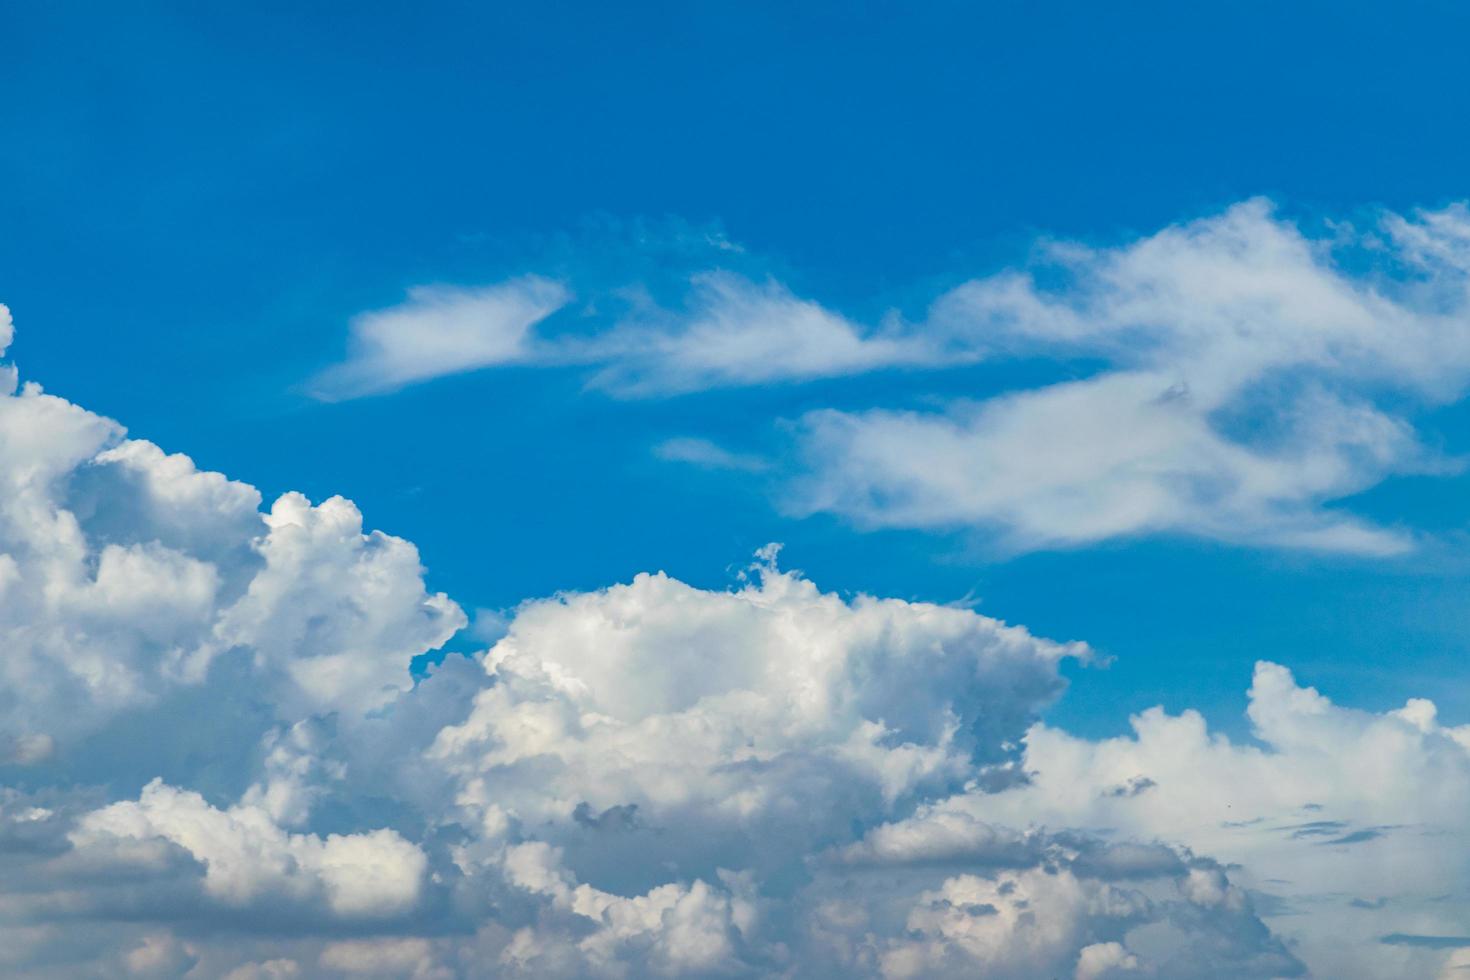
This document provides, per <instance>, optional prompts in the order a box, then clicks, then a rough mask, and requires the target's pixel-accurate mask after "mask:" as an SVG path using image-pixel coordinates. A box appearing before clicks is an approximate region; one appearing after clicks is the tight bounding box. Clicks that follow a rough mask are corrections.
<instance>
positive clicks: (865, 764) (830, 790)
mask: <svg viewBox="0 0 1470 980" xmlns="http://www.w3.org/2000/svg"><path fill="white" fill-rule="evenodd" d="M1424 247H1427V246H1424ZM464 624H465V617H464V616H463V614H462V613H461V612H460V611H459V608H458V607H457V606H456V605H455V604H454V603H453V602H451V601H450V600H449V599H448V598H447V597H445V596H442V595H433V594H431V593H429V592H428V591H427V590H426V589H425V586H424V571H423V569H422V567H421V566H420V563H419V557H418V553H417V551H416V550H415V549H414V548H413V546H412V545H411V544H409V543H408V542H405V541H402V540H400V539H396V538H392V537H390V536H387V535H383V534H381V533H377V532H365V531H364V527H363V523H362V516H361V514H360V513H359V512H358V511H357V509H356V508H355V507H354V506H353V505H352V504H351V503H349V502H348V501H346V500H343V499H341V498H332V499H330V500H327V501H325V502H323V503H321V504H318V505H312V504H311V503H310V502H308V501H307V500H306V499H305V498H303V497H301V496H300V495H297V494H286V495H284V496H282V497H281V498H279V499H278V500H277V501H275V502H274V504H272V505H271V506H270V508H269V510H268V511H264V512H262V510H261V500H260V496H259V494H258V492H257V491H255V490H254V489H253V488H251V487H248V486H245V485H243V484H240V483H235V482H232V481H229V480H227V479H226V478H224V477H222V476H219V475H218V474H209V473H201V472H199V471H198V470H197V469H195V467H194V466H193V464H192V463H191V462H190V461H189V460H188V459H187V458H185V457H181V456H168V455H165V454H164V453H163V452H162V451H161V450H159V449H157V447H154V446H152V445H151V444H148V443H144V442H140V441H137V440H130V439H127V438H126V437H125V435H124V433H123V431H122V429H121V427H119V426H118V425H116V424H115V423H112V422H110V421H109V420H106V419H102V418H99V417H97V416H95V415H92V414H90V413H88V412H86V411H84V410H83V409H81V408H78V407H77V406H74V405H71V404H69V403H67V402H65V401H63V400H61V399H58V398H54V397H52V396H48V395H46V394H44V393H43V392H41V391H40V390H39V389H37V388H35V387H27V388H24V389H21V390H20V391H18V392H15V393H10V394H6V395H4V396H3V397H0V649H3V650H4V652H5V655H4V657H3V658H0V671H3V680H4V686H3V687H0V733H3V736H4V739H5V741H4V742H3V746H4V749H5V751H6V753H7V758H6V760H5V761H3V762H0V861H3V862H4V863H5V867H6V874H5V875H4V876H3V880H0V966H3V969H4V970H5V971H6V972H7V974H8V975H16V976H22V977H37V978H50V977H81V976H96V975H119V976H121V975H128V974H129V973H131V974H133V975H138V976H147V975H157V976H164V975H179V974H181V973H182V975H184V976H191V977H193V976H198V977H205V976H210V977H213V976H222V977H224V976H230V977H236V978H240V980H244V978H283V977H297V976H300V977H315V976H324V977H332V976H354V975H357V976H374V975H377V976H411V977H420V978H441V977H446V978H447V977H471V976H483V975H485V974H486V973H487V972H492V973H493V974H495V975H505V976H514V975H530V976H537V977H555V976H567V977H584V976H610V977H637V976H650V975H669V976H687V975H711V974H716V975H720V974H723V975H736V976H742V975H743V976H843V977H848V976H853V977H882V976H892V977H897V976H905V975H910V976H911V975H923V976H941V977H942V976H947V975H948V976H956V977H968V976H974V975H976V974H977V973H979V972H981V971H985V972H986V973H987V975H991V976H997V977H1007V976H1009V977H1018V978H1021V977H1032V976H1036V975H1046V976H1051V975H1056V976H1068V975H1070V976H1080V977H1086V978H1100V977H1115V976H1125V975H1128V974H1129V973H1136V974H1140V975H1154V976H1170V977H1181V978H1189V977H1200V978H1203V977H1218V978H1225V977H1229V978H1249V977H1261V978H1266V977H1277V976H1289V975H1293V974H1296V973H1299V972H1300V971H1301V970H1302V969H1304V967H1303V965H1302V962H1303V961H1304V962H1305V963H1306V964H1307V966H1309V967H1310V968H1311V969H1313V970H1315V971H1317V972H1318V973H1320V974H1323V975H1330V976H1336V977H1344V978H1349V980H1351V978H1355V977H1373V976H1386V975H1387V976H1411V975H1432V974H1433V973H1434V972H1435V971H1436V970H1438V969H1440V968H1441V967H1445V968H1448V967H1447V965H1448V964H1450V963H1452V962H1453V959H1452V957H1453V956H1455V955H1458V954H1456V953H1455V951H1454V950H1453V949H1452V948H1450V947H1447V946H1445V945H1444V944H1443V937H1453V936H1455V935H1457V934H1458V932H1457V931H1456V923H1457V922H1458V921H1460V920H1461V919H1463V915H1464V911H1465V902H1464V899H1463V896H1460V895H1459V893H1458V891H1457V889H1458V888H1459V883H1460V882H1462V881H1463V880H1464V874H1465V871H1466V867H1465V864H1466V860H1467V856H1470V848H1467V846H1466V841H1465V838H1464V835H1463V833H1461V832H1460V830H1459V827H1460V825H1461V824H1462V823H1463V820H1462V817H1463V813H1464V812H1465V810H1466V806H1467V804H1470V775H1467V774H1470V764H1467V746H1470V733H1467V732H1466V731H1465V730H1461V729H1456V728H1446V727H1443V726H1440V725H1439V724H1438V723H1437V721H1436V718H1435V713H1434V711H1433V708H1432V706H1431V705H1429V704H1428V703H1427V702H1423V701H1414V702H1410V703H1409V704H1408V705H1406V706H1405V707H1404V708H1403V709H1402V710H1399V711H1396V712H1389V713H1385V714H1367V713H1362V712H1356V711H1352V710H1349V709H1344V708H1340V707H1338V706H1336V705H1333V704H1332V703H1330V702H1329V701H1327V700H1326V699H1325V698H1323V697H1322V696H1321V695H1319V694H1317V693H1316V692H1314V691H1311V690H1309V689H1305V688H1301V687H1299V686H1297V685H1296V684H1295V682H1294V681H1293V680H1292V678H1291V677H1290V676H1289V675H1288V674H1287V673H1286V672H1285V671H1284V670H1283V669H1281V668H1278V667H1273V666H1270V665H1263V666H1262V667H1261V668H1260V670H1259V671H1258V673H1257V676H1256V680H1255V683H1254V685H1253V688H1252V707H1251V718H1252V721H1253V723H1254V725H1255V727H1256V734H1257V736H1258V737H1259V739H1260V740H1261V741H1262V742H1263V743H1264V744H1265V746H1266V748H1264V749H1263V748H1257V747H1252V746H1242V745H1235V744H1232V743H1229V742H1227V741H1225V740H1223V739H1221V738H1218V737H1212V736H1211V735H1210V734H1209V733H1208V732H1207V731H1206V729H1205V726H1204V724H1203V722H1202V721H1201V720H1200V719H1199V718H1198V716H1196V715H1192V714H1185V715H1182V716H1179V717H1171V716H1167V715H1165V714H1163V713H1162V712H1161V711H1153V712H1147V713H1145V714H1143V715H1141V716H1140V717H1139V718H1138V719H1137V720H1136V722H1135V734H1134V735H1133V736H1130V737H1126V738H1119V739H1107V740H1102V741H1089V740H1086V739H1080V738H1076V737H1073V736H1069V735H1067V734H1066V733H1064V732H1061V731H1058V730H1056V729H1053V728H1050V727H1047V726H1045V725H1040V724H1038V723H1037V721H1036V718H1037V716H1038V714H1039V713H1040V712H1041V711H1042V710H1043V709H1044V708H1045V707H1046V706H1047V705H1048V704H1049V703H1051V701H1052V700H1053V699H1055V698H1056V697H1058V696H1059V695H1060V694H1061V692H1062V690H1063V687H1064V685H1063V681H1062V679H1061V675H1060V672H1059V664H1060V663H1061V662H1062V661H1063V660H1065V659H1066V658H1069V657H1074V658H1083V657H1085V656H1086V655H1087V650H1086V647H1084V646H1082V645H1081V644H1064V643H1055V642H1052V641H1049V640H1045V639H1042V638H1039V637H1036V636H1034V635H1032V634H1031V633H1029V632H1028V631H1026V630H1025V629H1023V628H1021V627H1017V626H1010V625H1007V624H1005V623H1002V622H1000V621H998V620H995V619H992V618H989V617H985V616H981V615H979V614H977V613H974V612H971V611H967V610H963V609H955V608H948V607H941V606H936V605H931V604H926V603H921V602H907V601H901V600H895V599H879V598H873V597H866V596H858V597H853V598H843V597H839V596H837V595H834V594H832V593H826V592H823V591H821V590H820V589H819V588H818V587H817V585H816V584H814V583H812V582H810V581H808V580H806V579H804V578H803V577H801V576H800V575H799V574H797V573H794V572H789V571H782V570H780V569H779V568H778V567H777V566H776V564H775V551H774V549H768V550H764V551H763V552H762V555H761V556H760V560H759V561H758V563H757V564H756V566H755V567H753V568H752V569H751V570H750V571H749V572H748V573H747V577H746V579H745V580H743V581H741V582H739V583H736V584H735V585H734V586H733V587H732V588H730V589H725V590H718V589H716V590H706V589H699V588H695V587H692V586H690V585H687V584H684V583H682V582H679V581H676V580H674V579H671V578H669V577H668V576H666V575H662V574H649V575H640V576H637V577H635V578H634V579H633V580H632V581H631V582H628V583H625V584H622V585H615V586H612V587H609V588H606V589H601V590H596V591H592V592H587V593H581V594H567V595H560V596H556V597H552V598H548V599H540V600H533V601H529V602H526V603H524V604H522V605H521V606H520V607H518V608H517V609H515V610H514V611H513V612H512V613H511V614H510V615H509V616H508V619H507V621H506V623H505V625H504V635H503V636H500V637H499V638H498V639H497V640H496V642H495V643H494V645H493V646H491V647H490V649H488V650H486V651H482V652H480V653H479V654H477V655H476V656H475V657H474V658H465V657H460V656H451V657H449V658H448V659H446V660H445V661H444V662H443V663H442V664H440V665H438V666H437V667H436V668H434V669H433V670H432V671H431V672H430V674H429V675H428V676H427V677H425V678H422V679H420V680H418V681H417V682H415V681H414V680H413V678H412V677H411V676H410V675H409V672H408V667H409V663H410V661H411V660H412V659H413V658H414V657H416V656H418V655H420V654H422V653H424V652H425V651H428V650H430V649H433V648H435V647H437V646H439V645H441V644H443V643H444V642H445V641H446V640H447V639H448V638H449V637H450V636H451V635H452V634H453V633H455V632H456V631H457V630H459V629H460V628H461V627H463V626H464ZM1084 682H1085V681H1084ZM1385 869H1391V871H1392V873H1391V874H1390V873H1385ZM1442 895H1449V896H1451V897H1450V898H1449V899H1447V900H1444V901H1436V900H1435V899H1436V898H1437V897H1438V896H1442ZM1355 902H1356V903H1358V904H1354V903H1355ZM1370 906H1371V907H1370ZM1287 913H1291V914H1287ZM1395 934H1396V936H1397V938H1395V939H1393V941H1390V942H1380V941H1379V937H1382V936H1384V935H1390V936H1392V935H1395ZM1435 937H1440V938H1439V939H1436V938H1435ZM1286 939H1290V940H1292V944H1291V945H1288V943H1287V942H1286Z"/></svg>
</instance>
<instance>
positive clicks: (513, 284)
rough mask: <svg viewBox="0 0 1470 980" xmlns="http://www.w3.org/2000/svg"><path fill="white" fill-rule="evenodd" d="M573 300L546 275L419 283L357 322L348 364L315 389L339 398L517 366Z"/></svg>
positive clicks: (334, 370) (332, 398)
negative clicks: (541, 327)
mask: <svg viewBox="0 0 1470 980" xmlns="http://www.w3.org/2000/svg"><path fill="white" fill-rule="evenodd" d="M570 299H571V294H570V293H569V292H568V291H567V289H566V287H565V286H563V285H561V284H560V283H557V282H553V281H552V280H549V279H543V278H541V277H540V276H524V277H522V278H519V279H511V280H508V281H506V282H502V283H499V284H497V285H494V286H487V287H483V288H480V289H464V288H458V287H450V286H417V287H415V288H413V289H411V290H409V293H408V300H407V302H404V303H402V304H400V305H398V306H393V307H389V308H388V309H383V310H374V311H372V312H369V313H360V314H358V315H357V316H355V317H353V319H352V323H351V326H350V333H349V336H348V342H347V347H348V349H347V359H346V360H345V361H343V362H342V363H341V364H337V365H335V366H333V367H330V368H327V369H326V370H325V371H323V372H321V373H320V374H318V375H317V376H316V378H315V379H313V381H312V383H311V390H312V392H313V393H314V394H315V395H316V396H317V397H318V398H321V399H323V400H325V401H338V400H341V399H346V398H358V397H361V396H363V395H376V394H381V393H383V392H389V391H395V390H397V389H399V388H402V387H404V386H405V385H410V384H414V383H415V382H419V381H427V380H429V379H431V378H437V377H441V376H443V375H447V374H458V373H460V372H463V371H472V370H475V369H476V368H483V367H489V366H490V365H494V364H514V363H518V362H520V361H523V360H525V359H526V358H527V357H528V356H530V353H531V348H532V338H531V331H532V328H534V327H535V326H536V324H538V323H540V322H541V321H542V320H544V319H546V318H547V317H548V316H550V315H551V314H553V313H555V312H556V311H557V310H559V309H561V308H562V307H563V306H565V305H566V304H567V302H568V301H569V300H570Z"/></svg>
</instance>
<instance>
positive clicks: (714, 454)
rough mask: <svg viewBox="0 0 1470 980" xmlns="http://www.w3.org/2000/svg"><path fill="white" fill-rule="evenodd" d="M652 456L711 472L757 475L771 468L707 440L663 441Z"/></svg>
mask: <svg viewBox="0 0 1470 980" xmlns="http://www.w3.org/2000/svg"><path fill="white" fill-rule="evenodd" d="M653 454H654V455H655V456H657V457H658V458H659V459H662V460H666V461H668V462H670V463H688V464H690V465H691V466H698V467H701V468H704V469H711V470H743V471H745V472H747V473H759V472H761V471H762V470H767V469H770V467H771V463H770V461H768V460H765V459H762V458H761V457H759V456H752V455H748V454H746V453H732V452H730V451H729V450H728V449H724V448H721V447H720V446H718V445H716V444H715V443H713V442H710V441H709V440H708V439H693V438H677V439H665V440H664V441H663V442H661V443H659V444H658V445H656V446H654V447H653Z"/></svg>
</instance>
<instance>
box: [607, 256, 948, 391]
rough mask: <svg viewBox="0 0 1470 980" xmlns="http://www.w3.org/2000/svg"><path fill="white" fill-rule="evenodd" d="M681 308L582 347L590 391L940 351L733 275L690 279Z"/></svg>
mask: <svg viewBox="0 0 1470 980" xmlns="http://www.w3.org/2000/svg"><path fill="white" fill-rule="evenodd" d="M692 287H693V288H692V290H691V293H690V296H689V301H688V305H687V308H686V309H684V310H682V311H679V312H677V313H671V312H668V311H660V312H658V313H657V314H654V315H651V316H644V317H643V318H641V319H634V320H630V321H626V322H624V323H621V324H619V325H618V326H617V327H616V328H615V329H613V330H612V331H610V332H608V333H606V334H603V335H601V336H598V337H594V338H593V339H591V340H590V341H587V343H586V347H585V349H584V352H583V354H584V357H585V359H586V360H588V361H591V362H593V363H596V364H599V365H600V367H599V368H598V370H597V371H596V373H595V374H594V375H593V377H592V384H593V386H595V387H599V388H605V389H608V390H610V391H612V392H614V393H616V394H619V395H623V396H647V395H667V394H677V393H681V392H689V391H701V390H705V389H709V388H722V387H731V386H737V385H753V384H764V383H768V382H777V381H800V380H808V379H812V378H825V377H834V376H838V375H845V374H858V373H862V372H865V371H871V370H874V369H876V368H882V367H894V366H913V365H921V364H934V363H937V362H939V361H941V360H942V359H943V358H944V355H943V353H942V352H941V351H940V350H939V349H937V348H936V347H934V346H933V345H931V344H930V343H929V342H928V341H927V340H926V339H925V338H924V337H921V336H915V335H912V334H908V333H905V332H903V331H902V330H901V329H899V328H898V327H896V326H895V327H893V328H890V329H885V330H878V331H869V330H865V329H863V328H862V327H859V326H858V325H856V324H854V323H853V322H852V321H850V320H848V319H846V318H845V317H842V316H840V315H838V314H836V313H833V312H832V311H830V310H828V309H826V308H824V307H823V306H821V305H819V304H817V303H814V302H812V301H811V300H806V299H801V298H800V297H797V296H795V295H793V294H792V293H791V291H790V290H789V289H787V288H786V287H785V286H784V285H782V284H781V283H778V282H775V281H772V280H768V281H766V282H764V283H756V282H752V281H750V280H749V279H746V278H744V277H742V276H738V275H735V274H733V273H729V272H708V273H703V274H700V275H697V276H694V277H693V279H692Z"/></svg>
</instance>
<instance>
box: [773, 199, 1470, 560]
mask: <svg viewBox="0 0 1470 980" xmlns="http://www.w3.org/2000/svg"><path fill="white" fill-rule="evenodd" d="M1467 229H1470V214H1467V212H1466V211H1465V209H1464V208H1462V207H1455V208H1450V209H1448V210H1445V211H1441V212H1435V213H1430V214H1425V215H1421V216H1419V217H1418V218H1416V219H1415V220H1412V221H1410V220H1407V219H1403V218H1398V217H1395V216H1390V217H1388V218H1386V219H1385V221H1384V232H1383V234H1382V235H1360V234H1356V233H1353V232H1351V231H1350V230H1342V229H1340V230H1339V232H1340V233H1339V235H1338V237H1337V238H1335V239H1333V240H1314V239H1310V238H1308V237H1306V236H1305V235H1303V234H1302V233H1301V232H1300V231H1299V230H1298V229H1297V228H1296V227H1295V226H1293V225H1292V224H1290V223H1288V222H1286V221H1284V220H1281V219H1279V218H1277V217H1276V216H1275V215H1273V213H1272V212H1271V209H1270V207H1269V206H1268V205H1267V204H1266V203H1265V202H1262V201H1251V202H1247V203H1245V204H1241V205H1237V206H1236V207H1233V208H1231V209H1229V210H1228V211H1226V212H1225V213H1223V214H1221V215H1218V216H1216V217H1212V218H1206V219H1203V220H1200V221H1196V222H1192V223H1190V224H1186V225H1181V226H1175V227H1170V228H1166V229H1164V230H1163V231H1161V232H1159V233H1157V234H1155V235H1153V236H1150V237H1148V238H1144V239H1140V240H1138V241H1135V242H1132V243H1129V244H1127V245H1124V246H1120V247H1118V248H1113V249H1100V250H1094V249H1087V248H1083V247H1080V246H1070V245H1069V246H1053V247H1052V248H1051V249H1050V250H1049V251H1048V253H1047V254H1048V257H1049V266H1048V267H1047V268H1045V269H1044V270H1042V271H1044V272H1045V273H1046V274H1047V275H1048V276H1049V277H1050V278H1049V279H1047V280H1045V281H1046V282H1048V284H1047V285H1043V284H1042V283H1043V281H1044V280H1043V279H1042V278H1041V274H1040V273H1038V274H1037V276H1033V275H1031V274H1019V273H1005V274H1002V275H999V276H996V277H993V278H990V279H985V280H979V281H975V282H971V283H968V284H965V285H963V286H961V287H959V288H957V289H955V290H953V291H952V292H950V293H949V294H947V295H945V296H944V297H942V298H941V299H940V300H939V301H938V302H937V303H936V304H935V306H934V308H933V309H932V310H931V313H930V318H929V322H928V329H930V330H933V331H937V332H940V333H942V334H945V335H948V336H953V337H959V338H964V342H966V343H968V344H970V345H973V346H975V347H977V348H983V349H985V350H987V351H989V352H990V353H991V354H997V353H1007V354H1016V355H1024V356H1041V357H1061V358H1067V357H1073V358H1080V357H1090V358H1100V359H1102V360H1104V361H1105V362H1106V363H1107V365H1108V366H1107V367H1105V368H1104V369H1103V370H1102V371H1100V372H1099V373H1096V374H1094V375H1092V376H1090V377H1086V378H1084V379H1082V380H1076V381H1065V382H1060V383H1057V384H1053V385H1048V386H1042V387H1038V388H1032V389H1029V390H1024V391H1018V392H1012V393H1007V394H1003V395H999V396H996V397H993V398H990V399H988V400H982V401H978V402H974V401H956V402H954V403H952V404H950V405H948V406H947V407H945V408H944V409H943V410H941V411H924V412H913V411H891V410H880V409H874V410H868V411H858V412H845V411H844V412H837V411H823V412H815V413H812V414H810V415H808V416H807V417H806V418H805V419H804V420H803V424H802V429H801V445H802V451H803V454H804V457H805V460H806V463H807V466H808V472H807V474H806V476H805V477H804V478H803V479H802V480H800V481H799V482H798V484H797V485H796V488H795V490H794V492H793V498H792V505H793V506H794V507H795V508H797V509H798V510H803V511H818V510H821V511H833V512H837V513H840V514H845V515H847V516H849V517H851V518H853V519H854V520H856V521H857V522H859V523H860V524H863V525H868V526H877V527H929V528H967V527H968V528H978V529H981V530H983V531H985V532H987V533H990V534H993V535H995V536H997V537H998V538H999V539H1000V540H1001V541H1002V543H1003V544H1005V545H1006V546H1008V547H1012V548H1017V549H1029V548H1044V547H1058V546H1062V547H1065V546H1074V545H1080V544H1087V543H1090V542H1094V541H1099V540H1102V539H1106V538H1110V537H1116V536H1120V535H1136V534H1150V533H1173V534H1190V535H1198V536H1203V537H1208V538H1214V539H1218V540H1225V541H1234V542H1240V543H1246V544H1261V545H1273V546H1281V547H1296V548H1313V549H1322V550H1334V551H1351V552H1360V553H1366V554H1384V553H1392V552H1395V551H1402V550H1404V549H1405V548H1407V547H1409V545H1410V544H1411V539H1410V538H1409V536H1408V535H1406V534H1405V533H1403V532H1400V531H1396V530H1393V529H1386V528H1381V527H1376V526H1373V525H1370V524H1367V523H1366V522H1364V521H1362V520H1361V519H1359V518H1356V517H1354V516H1352V515H1351V514H1348V513H1344V512H1343V511H1341V510H1337V509H1334V508H1331V507H1328V506H1326V505H1327V504H1329V503H1330V502H1332V501H1335V500H1338V499H1341V498H1344V497H1348V496H1351V495H1352V494H1354V493H1357V492H1359V491H1362V490H1365V489H1367V488H1368V487H1371V486H1373V485H1374V484H1376V483H1378V482H1380V481H1381V480H1383V479H1384V478H1385V477H1387V476H1390V475H1393V474H1395V473H1415V472H1443V471H1445V470H1447V469H1453V468H1457V467H1458V463H1457V462H1455V461H1451V460H1446V459H1444V458H1440V457H1438V456H1436V454H1435V453H1433V452H1432V451H1430V450H1428V449H1426V448H1425V447H1424V446H1423V445H1422V443H1421V441H1420V439H1419V438H1418V435H1417V433H1416V432H1415V430H1414V428H1413V425H1412V414H1413V407H1414V406H1415V405H1419V406H1424V405H1436V404H1441V403H1444V402H1447V401H1452V400H1454V399H1457V398H1459V397H1460V395H1461V394H1462V393H1463V391H1464V388H1465V385H1466V383H1467V381H1470V291H1467V280H1466V276H1465V272H1466V269H1467V268H1470V244H1467V243H1470V236H1467ZM1057 279H1060V283H1058V282H1056V281H1055V280H1057Z"/></svg>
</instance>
